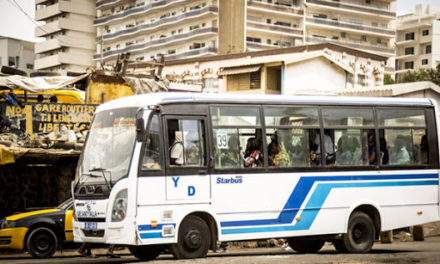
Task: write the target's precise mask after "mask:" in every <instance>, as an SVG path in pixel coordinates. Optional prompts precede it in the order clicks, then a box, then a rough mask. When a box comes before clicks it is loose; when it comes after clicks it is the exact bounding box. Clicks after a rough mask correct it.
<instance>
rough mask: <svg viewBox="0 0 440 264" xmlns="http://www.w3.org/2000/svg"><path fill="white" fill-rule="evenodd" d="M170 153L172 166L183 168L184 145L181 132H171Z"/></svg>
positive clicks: (169, 135)
mask: <svg viewBox="0 0 440 264" xmlns="http://www.w3.org/2000/svg"><path fill="white" fill-rule="evenodd" d="M168 132H169V134H168V137H169V142H170V146H169V152H170V165H171V166H182V164H183V143H182V136H181V133H180V131H175V130H169V131H168Z"/></svg>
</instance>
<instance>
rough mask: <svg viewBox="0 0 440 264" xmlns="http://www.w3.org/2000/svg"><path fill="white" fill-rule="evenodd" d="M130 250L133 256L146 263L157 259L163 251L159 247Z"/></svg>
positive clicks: (132, 248) (133, 248)
mask: <svg viewBox="0 0 440 264" xmlns="http://www.w3.org/2000/svg"><path fill="white" fill-rule="evenodd" d="M128 249H129V250H130V252H131V254H133V256H135V257H136V258H137V259H139V260H144V261H146V260H153V259H156V258H157V257H158V256H159V255H160V253H162V251H163V248H161V247H157V246H131V247H129V248H128Z"/></svg>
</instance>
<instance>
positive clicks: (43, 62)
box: [34, 52, 94, 70]
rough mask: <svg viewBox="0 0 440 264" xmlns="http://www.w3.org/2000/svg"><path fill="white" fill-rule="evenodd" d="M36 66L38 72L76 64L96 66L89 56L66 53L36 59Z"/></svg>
mask: <svg viewBox="0 0 440 264" xmlns="http://www.w3.org/2000/svg"><path fill="white" fill-rule="evenodd" d="M34 64H35V69H36V70H42V69H47V68H51V67H55V66H58V65H61V64H75V65H81V66H86V67H91V66H94V63H93V60H91V57H90V56H89V55H88V54H78V53H75V54H72V53H65V52H60V53H58V54H55V55H51V56H46V57H43V58H40V59H36V60H35V63H34Z"/></svg>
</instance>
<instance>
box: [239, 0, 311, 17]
mask: <svg viewBox="0 0 440 264" xmlns="http://www.w3.org/2000/svg"><path fill="white" fill-rule="evenodd" d="M247 6H248V7H249V8H252V9H254V8H259V9H264V11H265V12H267V11H273V12H275V13H285V14H288V15H295V16H303V15H304V10H301V9H299V7H296V8H295V7H289V6H284V5H276V4H269V3H265V2H260V1H253V0H249V1H248V2H247Z"/></svg>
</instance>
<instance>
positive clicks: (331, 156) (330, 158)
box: [314, 129, 336, 165]
mask: <svg viewBox="0 0 440 264" xmlns="http://www.w3.org/2000/svg"><path fill="white" fill-rule="evenodd" d="M330 135H331V134H330V131H329V130H327V129H326V130H324V157H325V162H326V164H327V165H332V164H335V161H336V154H335V148H334V145H333V140H332V138H331V136H330ZM314 143H315V145H316V151H315V152H314V153H315V154H316V156H317V157H319V156H320V154H321V141H320V133H319V131H318V133H317V134H316V137H315V140H314ZM315 160H316V159H315ZM317 162H318V165H319V158H318V160H317Z"/></svg>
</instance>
